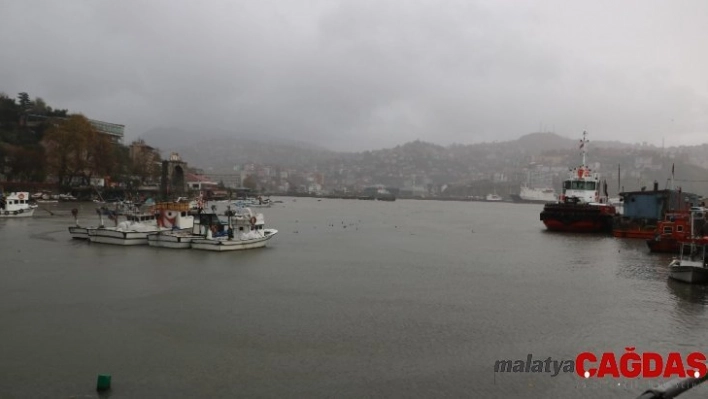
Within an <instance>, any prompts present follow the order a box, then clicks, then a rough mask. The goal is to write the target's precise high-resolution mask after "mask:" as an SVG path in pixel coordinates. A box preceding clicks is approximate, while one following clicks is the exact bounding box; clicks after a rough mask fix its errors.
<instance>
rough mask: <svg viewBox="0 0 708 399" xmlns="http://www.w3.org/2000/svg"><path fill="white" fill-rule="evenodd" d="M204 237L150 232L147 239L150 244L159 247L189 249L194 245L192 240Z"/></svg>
mask: <svg viewBox="0 0 708 399" xmlns="http://www.w3.org/2000/svg"><path fill="white" fill-rule="evenodd" d="M197 238H203V236H198V235H189V234H177V233H171V232H170V233H150V234H148V237H147V240H148V245H149V246H151V247H158V248H172V249H188V248H191V247H192V240H193V239H197Z"/></svg>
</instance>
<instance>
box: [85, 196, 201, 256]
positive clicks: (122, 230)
mask: <svg viewBox="0 0 708 399" xmlns="http://www.w3.org/2000/svg"><path fill="white" fill-rule="evenodd" d="M188 207H189V204H186V203H184V204H175V203H157V204H156V205H155V206H154V207H150V208H149V209H148V211H147V212H139V211H136V210H134V211H133V212H132V213H129V214H127V215H125V216H126V218H127V219H128V220H126V221H123V222H120V223H116V226H115V227H98V228H88V236H89V241H91V242H92V243H102V244H114V245H124V246H130V245H147V244H148V235H149V234H151V233H158V232H161V231H170V230H189V229H191V228H192V226H193V223H194V217H193V216H191V215H188V214H187V210H188ZM183 208H184V209H183ZM117 217H118V216H117V215H111V219H113V220H114V221H116V222H117ZM101 226H103V223H101Z"/></svg>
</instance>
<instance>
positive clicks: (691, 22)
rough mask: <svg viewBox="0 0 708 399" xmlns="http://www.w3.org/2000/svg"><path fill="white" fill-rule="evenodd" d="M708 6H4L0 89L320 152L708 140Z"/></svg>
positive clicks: (136, 126)
mask: <svg viewBox="0 0 708 399" xmlns="http://www.w3.org/2000/svg"><path fill="white" fill-rule="evenodd" d="M706 21H708V2H707V1H705V0H695V1H693V0H682V1H676V2H672V1H667V0H664V1H653V0H636V1H630V0H626V1H625V0H622V1H616V0H613V1H602V0H601V1H598V0H595V1H582V2H581V1H567V0H549V1H533V2H527V1H520V0H513V1H500V0H484V1H474V0H460V1H457V0H430V1H425V0H372V1H368V0H352V1H336V0H322V1H319V0H312V1H305V0H280V1H271V0H248V1H237V0H224V1H214V0H202V1H173V0H170V1H157V0H150V1H126V0H121V1H97V0H86V1H78V0H69V1H55V0H47V1H15V0H0V51H1V52H2V57H1V61H0V91H1V92H5V93H6V94H8V95H11V96H16V94H17V93H18V92H20V91H26V92H28V93H29V94H30V95H31V96H32V97H42V98H43V99H44V100H45V101H47V102H48V103H49V104H50V105H52V106H55V107H59V108H69V110H70V111H72V112H81V113H84V114H85V115H87V116H88V117H91V118H95V119H101V120H106V121H109V122H115V123H121V124H125V125H126V139H127V140H130V139H133V138H135V137H137V136H139V135H141V134H142V133H144V132H145V131H147V130H149V129H151V128H155V127H169V126H193V127H196V128H197V129H199V128H200V127H202V128H207V127H214V128H222V129H227V130H231V131H235V132H239V133H241V134H252V135H258V134H268V135H271V136H282V137H290V138H295V139H299V140H304V141H310V142H313V143H317V144H319V145H322V146H325V147H329V148H332V149H338V150H342V149H347V150H353V149H355V150H360V149H372V148H380V147H384V146H392V145H396V144H401V143H403V142H406V141H411V140H415V139H421V140H425V141H432V142H436V143H439V144H450V143H474V142H481V141H494V140H510V139H515V138H518V137H520V136H521V135H523V134H526V133H530V132H534V131H539V130H540V129H543V130H549V131H550V130H554V131H555V132H557V133H559V134H561V135H563V136H567V137H579V136H580V133H581V132H582V131H583V130H587V131H588V132H589V133H590V139H591V140H592V139H597V140H599V139H620V140H622V141H627V142H637V141H647V142H649V143H652V144H656V145H661V142H662V138H665V139H666V144H667V146H668V145H670V144H674V145H678V144H697V143H703V142H708V135H707V134H706V133H708V22H706Z"/></svg>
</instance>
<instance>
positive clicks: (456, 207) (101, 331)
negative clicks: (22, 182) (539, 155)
mask: <svg viewBox="0 0 708 399" xmlns="http://www.w3.org/2000/svg"><path fill="white" fill-rule="evenodd" d="M281 199H282V200H283V201H284V203H283V204H277V205H276V206H275V207H273V208H270V209H265V210H264V213H265V216H266V225H267V227H272V228H277V229H279V230H280V233H279V234H278V235H277V236H276V237H275V238H273V239H272V240H271V241H270V242H269V243H268V247H267V248H264V249H261V250H251V251H244V252H234V253H210V252H200V251H191V250H169V249H157V248H150V247H133V248H124V247H117V246H108V245H100V244H94V245H91V244H89V243H87V242H81V241H72V240H71V239H70V238H69V235H68V232H67V230H66V228H67V227H68V226H69V225H70V224H71V223H72V218H71V216H70V212H69V210H70V209H71V207H73V206H80V208H81V211H80V215H79V217H80V220H82V221H84V222H85V223H84V224H93V223H94V222H95V221H96V220H95V219H96V216H95V213H94V212H93V205H92V204H80V205H78V204H73V205H71V204H69V205H66V204H61V205H58V206H53V207H51V208H49V209H50V210H52V211H53V212H55V215H54V216H50V215H49V213H48V212H45V211H43V210H38V211H37V212H36V214H35V217H34V218H31V219H27V220H20V219H15V220H0V250H1V251H2V262H0V320H2V327H1V328H0V342H2V345H0V397H1V398H30V397H31V398H40V397H51V398H57V397H59V398H72V397H77V398H79V397H80V398H84V397H97V396H98V395H97V394H96V392H95V383H96V376H97V375H98V374H99V373H107V374H111V375H112V378H113V384H112V386H113V388H112V390H111V393H110V396H111V397H113V398H123V397H125V398H143V397H144V398H155V397H170V398H195V397H351V398H363V397H425V398H430V397H500V398H501V397H503V398H596V397H604V398H632V399H633V398H636V397H637V396H638V395H639V394H640V393H641V392H642V391H643V390H645V389H646V388H648V387H650V386H652V383H655V382H656V381H653V380H631V381H630V380H625V379H621V380H612V379H609V380H608V379H604V380H594V381H588V382H584V381H580V379H579V378H578V377H577V376H576V375H575V374H567V373H561V374H560V375H559V376H557V377H551V376H550V374H545V373H543V374H502V373H494V363H495V361H496V360H502V359H510V360H516V359H526V356H527V355H528V354H532V355H533V356H534V358H537V359H546V358H548V357H551V358H553V359H556V360H570V359H574V358H575V356H576V355H577V354H578V353H580V352H583V351H591V352H595V353H598V354H601V353H602V352H607V351H614V352H615V353H617V354H618V356H619V355H621V354H622V353H624V348H625V347H629V346H633V347H636V348H637V351H638V352H645V351H646V352H651V351H653V352H659V353H664V354H665V353H668V352H672V351H679V352H682V353H688V352H692V351H704V350H705V347H706V345H705V342H706V340H707V339H708V334H706V331H708V314H707V313H706V304H708V290H707V289H706V288H704V287H701V286H692V285H685V284H680V283H673V282H670V281H668V280H667V265H668V263H669V261H670V256H666V255H654V254H650V253H649V252H648V250H647V248H646V245H645V243H644V242H643V241H641V240H619V239H614V238H611V237H605V236H592V235H591V236H588V235H567V234H554V233H549V232H546V231H545V230H544V228H543V225H542V223H541V222H540V221H539V212H540V210H541V207H542V206H541V205H520V204H508V203H482V202H468V203H463V202H437V201H405V200H399V201H396V202H374V201H357V200H330V199H323V200H317V199H314V198H297V199H296V200H293V199H292V198H281ZM583 383H584V384H583ZM707 392H708V387H699V388H696V389H694V390H692V391H691V392H690V393H686V394H685V395H684V396H685V397H686V398H698V397H705V395H706V393H707ZM684 396H682V398H683V397H684Z"/></svg>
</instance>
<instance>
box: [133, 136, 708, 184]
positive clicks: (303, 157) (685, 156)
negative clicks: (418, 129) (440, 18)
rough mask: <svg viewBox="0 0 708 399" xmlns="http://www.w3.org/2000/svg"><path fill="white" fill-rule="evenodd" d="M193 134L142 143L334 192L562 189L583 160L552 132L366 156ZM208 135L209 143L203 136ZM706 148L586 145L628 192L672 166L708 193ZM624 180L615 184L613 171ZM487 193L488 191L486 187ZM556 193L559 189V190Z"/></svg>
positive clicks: (204, 164) (209, 164) (573, 141)
mask: <svg viewBox="0 0 708 399" xmlns="http://www.w3.org/2000/svg"><path fill="white" fill-rule="evenodd" d="M218 133H219V134H218V135H217V134H213V132H210V133H209V134H208V135H207V134H204V133H202V134H198V133H196V130H195V131H194V132H190V131H188V130H187V129H184V128H183V129H168V128H163V129H156V130H152V131H150V132H147V133H146V134H144V135H143V136H142V137H143V138H144V140H145V141H146V142H147V143H148V144H149V145H151V146H154V147H156V148H159V149H160V150H161V151H162V154H163V156H167V155H169V153H170V152H177V153H179V154H180V155H181V156H182V159H183V160H185V161H187V162H188V163H189V165H190V166H192V167H196V168H200V169H202V170H204V171H205V172H207V173H224V174H227V173H230V172H233V171H234V167H235V166H237V165H242V164H245V163H254V164H257V165H268V166H275V167H282V168H285V169H291V170H297V171H298V172H300V173H305V174H306V173H309V172H318V173H322V174H324V175H325V181H326V182H328V183H330V184H334V185H336V186H347V185H351V184H354V183H353V182H356V184H377V183H380V184H387V185H393V186H399V187H403V186H409V185H420V184H425V185H438V186H441V185H463V186H464V185H466V184H468V183H470V182H475V181H488V182H489V184H490V185H493V184H498V183H499V184H502V185H508V191H513V190H514V189H518V186H519V184H520V183H522V182H523V181H525V180H526V179H527V176H528V173H529V172H533V171H534V170H537V169H538V168H543V170H544V171H545V172H544V173H547V174H548V173H550V174H552V175H553V177H552V179H551V178H549V179H551V180H549V184H553V185H559V184H560V180H562V179H563V178H564V177H565V172H563V171H564V170H566V169H567V168H568V167H571V166H577V165H578V164H579V163H580V161H581V156H580V151H579V142H580V135H578V137H577V138H569V137H563V136H561V135H558V134H556V133H550V132H539V133H531V134H526V135H524V136H522V137H520V138H518V139H516V140H510V141H495V142H486V143H477V144H467V145H462V144H453V145H449V146H441V145H437V144H434V143H428V142H423V141H413V142H408V143H404V144H401V145H398V146H395V147H391V148H384V149H379V150H373V151H363V152H335V151H332V150H328V149H324V148H321V147H317V146H315V145H311V144H309V143H304V142H299V141H294V140H288V139H283V138H280V137H273V136H265V135H246V134H233V133H230V132H227V131H220V132H218ZM205 137H209V138H205ZM706 148H708V145H703V146H693V147H685V146H684V147H669V148H665V149H662V148H659V147H656V146H652V145H646V144H638V143H635V144H633V143H623V142H620V141H596V142H595V141H593V140H592V139H591V136H590V142H589V144H588V148H587V150H588V162H589V163H590V165H594V166H593V167H596V168H598V172H600V173H602V175H603V176H604V177H605V178H606V179H607V180H608V183H609V184H610V187H611V190H610V191H611V192H616V191H617V190H618V189H619V188H618V183H620V184H621V185H622V187H625V188H626V189H627V190H638V189H640V188H641V187H643V186H647V187H651V186H652V184H653V182H654V181H657V182H658V183H659V185H660V186H661V187H662V188H664V187H666V185H667V184H668V183H667V182H668V178H669V177H670V171H671V166H672V165H674V164H675V168H676V171H677V172H676V182H675V183H676V184H677V185H681V186H682V187H684V188H685V189H686V190H692V191H694V192H699V193H703V192H706V193H708V184H707V183H706V182H704V181H703V179H704V177H706V176H708V170H706V169H705V168H706V167H708V164H707V163H706V161H705V156H704V154H705V153H706ZM618 167H620V168H621V172H622V178H621V181H620V182H618V179H617V169H618ZM490 187H491V186H490ZM557 188H558V189H559V187H557Z"/></svg>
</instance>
